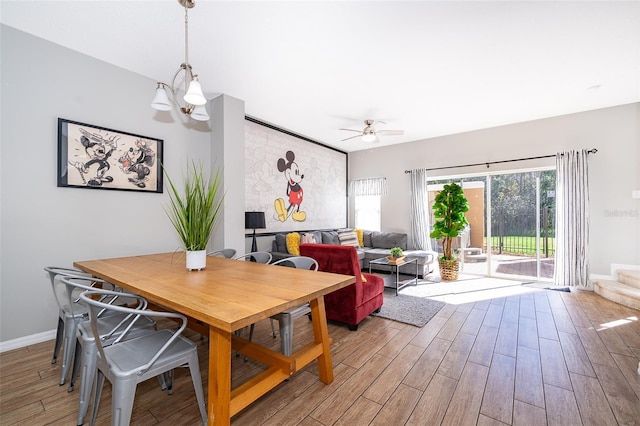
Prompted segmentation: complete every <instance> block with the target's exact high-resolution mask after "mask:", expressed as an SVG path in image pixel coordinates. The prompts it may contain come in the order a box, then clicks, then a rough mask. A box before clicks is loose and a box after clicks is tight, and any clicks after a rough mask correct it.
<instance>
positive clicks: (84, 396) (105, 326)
mask: <svg viewBox="0 0 640 426" xmlns="http://www.w3.org/2000/svg"><path fill="white" fill-rule="evenodd" d="M60 281H61V283H62V284H64V285H65V286H66V290H67V297H68V299H69V300H79V297H80V293H81V292H84V291H93V292H94V293H98V294H100V295H101V298H100V301H102V302H103V303H108V304H118V305H122V303H123V302H122V301H123V300H125V301H126V304H125V306H127V305H129V304H131V305H132V306H133V305H135V309H137V310H144V309H146V308H147V300H146V299H145V298H143V297H141V296H138V295H134V294H131V293H125V292H121V291H117V292H116V291H109V290H106V289H105V287H110V286H111V285H110V283H108V282H106V281H104V280H101V279H98V278H91V277H73V276H65V277H62V278H61V279H60ZM96 284H97V285H100V286H102V288H101V289H98V288H94V287H92V286H93V285H96ZM132 302H133V304H132ZM83 307H85V308H86V306H85V305H83ZM87 312H88V309H87ZM86 319H87V320H85V321H83V322H81V323H79V324H78V326H77V344H76V351H75V355H74V361H73V371H72V374H71V380H70V387H69V388H70V389H73V387H74V385H75V381H76V378H77V377H78V370H80V371H81V373H82V374H81V375H80V392H79V393H80V395H79V396H78V400H79V404H78V421H77V424H78V425H82V424H83V423H84V418H85V416H86V415H87V410H88V408H89V400H90V398H91V388H92V386H93V381H94V378H95V375H96V363H97V358H98V346H97V344H96V342H95V339H94V337H93V332H92V330H91V323H90V322H89V321H88V317H87V318H86ZM97 324H98V332H99V334H100V340H101V342H102V345H103V346H109V345H112V344H113V343H117V342H119V341H121V340H124V339H132V338H134V337H137V336H140V335H143V334H145V333H149V332H153V331H155V329H156V323H155V321H153V320H152V319H150V318H149V317H146V316H133V315H127V314H124V313H120V312H109V311H103V312H101V313H100V314H99V317H98V320H97ZM160 384H161V386H162V387H163V389H166V388H167V383H166V381H165V380H164V378H162V377H161V378H160ZM170 387H171V384H169V391H170V393H171V389H170Z"/></svg>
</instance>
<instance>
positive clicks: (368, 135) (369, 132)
mask: <svg viewBox="0 0 640 426" xmlns="http://www.w3.org/2000/svg"><path fill="white" fill-rule="evenodd" d="M377 123H382V124H387V123H385V122H384V121H380V120H377V121H376V120H364V125H365V127H364V129H362V130H354V129H339V130H346V131H348V132H356V133H358V134H357V135H355V136H350V137H348V138H346V139H342V142H344V141H348V140H349V139H353V138H357V137H360V136H361V137H362V141H363V142H379V139H378V135H389V136H400V135H404V130H376V128H375V127H374V125H375V124H377Z"/></svg>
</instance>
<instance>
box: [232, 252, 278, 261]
mask: <svg viewBox="0 0 640 426" xmlns="http://www.w3.org/2000/svg"><path fill="white" fill-rule="evenodd" d="M234 259H235V260H244V261H247V262H257V263H270V262H271V259H273V256H272V255H271V253H269V252H268V251H252V252H251V253H245V254H241V255H238V256H235V257H234Z"/></svg>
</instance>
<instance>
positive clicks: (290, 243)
mask: <svg viewBox="0 0 640 426" xmlns="http://www.w3.org/2000/svg"><path fill="white" fill-rule="evenodd" d="M287 251H288V252H289V254H292V255H294V256H300V234H298V233H297V232H291V233H289V234H287Z"/></svg>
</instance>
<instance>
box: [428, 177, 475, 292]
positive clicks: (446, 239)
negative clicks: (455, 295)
mask: <svg viewBox="0 0 640 426" xmlns="http://www.w3.org/2000/svg"><path fill="white" fill-rule="evenodd" d="M433 211H434V216H435V220H436V221H435V223H434V224H433V231H432V232H431V234H430V237H431V238H437V239H441V240H442V251H443V253H442V257H440V258H438V266H439V267H440V277H441V278H442V279H443V280H445V281H452V280H457V279H458V273H459V267H460V265H459V263H458V259H457V258H456V257H455V255H454V253H453V250H452V247H451V244H452V242H453V239H454V238H456V237H457V236H458V235H459V234H460V231H462V230H463V229H464V227H465V226H466V225H467V224H468V223H469V222H467V218H466V217H465V215H464V214H465V212H467V211H469V202H468V201H467V199H466V198H465V196H464V193H463V192H462V187H460V185H458V184H456V183H450V184H448V185H445V186H444V188H443V189H442V190H441V191H440V192H439V193H438V195H436V198H435V204H434V205H433Z"/></svg>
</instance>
